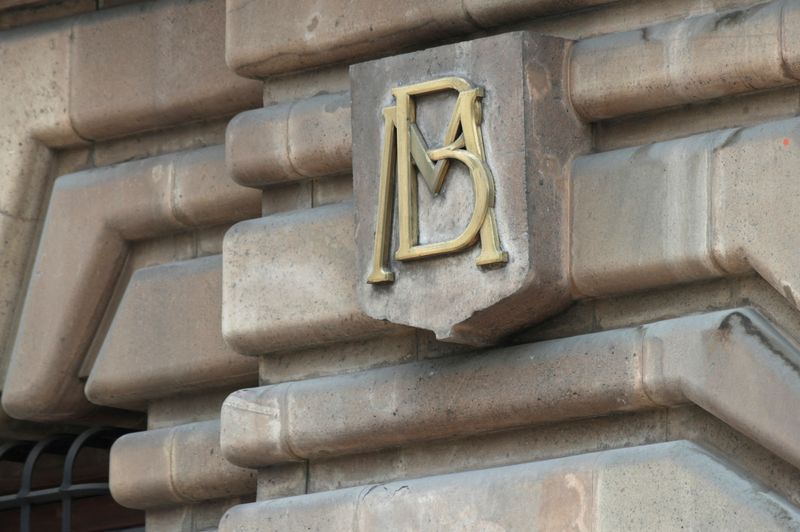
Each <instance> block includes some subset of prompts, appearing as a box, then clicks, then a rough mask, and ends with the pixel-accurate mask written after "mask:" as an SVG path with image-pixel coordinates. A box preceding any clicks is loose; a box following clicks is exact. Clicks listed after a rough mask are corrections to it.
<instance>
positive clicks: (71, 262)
mask: <svg viewBox="0 0 800 532" xmlns="http://www.w3.org/2000/svg"><path fill="white" fill-rule="evenodd" d="M260 203H261V202H260V195H259V193H258V192H257V191H255V190H251V189H248V188H244V187H240V186H238V185H236V184H235V183H232V182H231V181H230V180H228V179H227V178H226V175H225V170H224V161H223V149H222V147H221V146H218V147H217V146H215V147H210V148H203V149H200V150H193V151H187V152H182V153H176V154H170V155H164V156H160V157H154V158H152V159H145V160H141V161H134V162H129V163H123V164H119V165H116V166H112V167H109V168H102V169H96V170H87V171H84V172H78V173H76V174H71V175H67V176H63V177H61V178H59V179H57V180H56V183H55V186H54V190H53V195H52V198H51V201H50V205H49V207H48V210H47V217H46V219H45V223H44V228H43V232H42V237H41V240H40V244H39V250H38V253H37V255H36V260H35V263H34V267H33V276H32V278H31V282H30V285H29V286H28V292H27V295H26V299H25V304H24V306H23V310H22V317H21V320H20V325H19V330H18V334H17V340H16V343H15V346H14V350H13V352H12V355H11V362H10V365H9V369H8V374H7V377H6V385H5V388H4V390H3V397H2V401H3V403H2V404H3V407H4V408H5V409H6V411H7V412H8V413H9V414H10V415H12V416H14V417H17V418H20V419H29V420H35V421H51V420H65V419H74V418H78V417H80V416H82V415H84V414H86V413H87V412H88V411H90V410H91V409H92V408H93V407H92V405H91V404H90V403H89V402H88V401H87V399H86V397H85V396H84V391H83V383H82V382H81V381H80V379H79V377H78V371H79V368H80V366H81V361H82V360H83V357H84V354H85V351H86V348H87V346H88V345H89V342H90V340H91V339H92V336H93V335H94V331H95V329H96V328H97V325H98V322H99V320H100V318H101V313H102V311H103V309H104V308H105V305H106V303H107V301H108V299H109V297H110V294H111V290H112V288H113V284H114V282H115V281H116V279H117V276H118V274H119V272H120V270H121V268H122V264H123V261H124V259H125V257H126V255H127V242H128V241H129V240H140V239H146V238H153V237H157V236H164V235H168V234H173V233H179V232H183V231H186V230H187V229H190V228H192V227H197V226H201V225H216V224H222V223H226V222H228V223H230V222H234V221H237V220H241V219H244V218H248V217H254V216H258V214H259V213H260ZM42 324H46V326H42Z"/></svg>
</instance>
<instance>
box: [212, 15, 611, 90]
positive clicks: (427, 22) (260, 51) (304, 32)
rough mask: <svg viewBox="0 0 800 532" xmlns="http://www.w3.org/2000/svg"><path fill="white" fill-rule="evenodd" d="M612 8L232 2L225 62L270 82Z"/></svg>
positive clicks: (241, 73)
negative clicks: (525, 21)
mask: <svg viewBox="0 0 800 532" xmlns="http://www.w3.org/2000/svg"><path fill="white" fill-rule="evenodd" d="M613 1H614V0H571V1H570V2H568V3H566V4H565V3H564V2H559V1H554V0H534V1H525V2H523V1H520V0H495V1H492V2H486V1H468V2H458V1H455V0H446V1H440V2H435V3H430V2H422V1H419V0H414V1H412V2H404V3H400V4H398V3H396V2H387V1H385V0H382V1H379V2H375V1H374V0H357V1H352V0H336V1H332V2H326V3H324V4H319V3H315V2H299V3H291V4H284V3H281V2H274V1H272V0H229V2H228V16H227V28H226V32H227V44H226V49H225V53H226V57H227V60H228V65H229V66H230V67H231V68H232V69H233V70H234V71H235V72H237V73H238V74H240V75H242V76H250V77H267V76H269V75H272V74H277V73H284V72H289V71H295V70H304V69H308V68H311V67H318V66H321V65H324V64H330V63H337V62H341V61H351V60H352V59H354V58H363V57H366V56H376V55H383V54H385V53H387V52H392V51H395V50H398V49H402V48H403V47H409V46H412V45H413V46H418V45H419V44H421V43H430V42H437V41H438V42H441V41H443V40H446V39H448V38H452V37H453V36H456V35H464V34H467V33H471V32H475V31H478V30H480V29H483V28H484V27H487V26H496V25H498V24H501V23H509V22H516V21H518V20H520V19H521V18H525V17H533V16H539V15H547V14H553V13H559V12H565V11H571V10H575V9H579V8H582V7H587V6H593V5H598V4H603V3H610V2H613Z"/></svg>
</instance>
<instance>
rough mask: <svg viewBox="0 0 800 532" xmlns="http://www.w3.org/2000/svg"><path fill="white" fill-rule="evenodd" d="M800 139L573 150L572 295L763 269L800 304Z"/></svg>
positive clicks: (709, 136)
mask: <svg viewBox="0 0 800 532" xmlns="http://www.w3.org/2000/svg"><path fill="white" fill-rule="evenodd" d="M797 146H800V119H797V118H790V119H786V120H778V121H773V122H765V123H761V124H758V125H755V126H749V127H743V128H735V129H727V130H721V131H715V132H711V133H703V134H698V135H693V136H690V137H686V138H683V139H676V140H669V141H662V142H657V143H654V144H651V145H647V146H638V147H633V148H625V149H620V150H613V151H609V152H603V153H596V154H589V155H583V156H580V157H577V158H576V159H574V161H573V162H572V165H571V179H570V183H571V193H570V194H571V201H572V207H571V209H572V214H571V221H570V232H571V237H570V246H571V252H570V253H571V261H570V262H569V267H570V275H571V285H572V286H571V290H572V294H571V296H570V297H571V299H573V300H574V299H582V298H586V297H598V296H610V295H619V294H623V293H630V292H635V291H640V290H645V289H652V288H657V287H664V286H669V285H675V284H680V283H686V282H693V281H700V280H705V279H713V278H718V277H724V276H732V275H741V274H744V273H747V272H750V271H756V272H757V273H758V274H759V275H761V276H762V277H763V278H764V279H765V280H767V281H768V282H769V283H770V284H771V285H772V286H773V287H774V288H775V289H776V290H777V291H778V293H780V294H781V295H783V296H784V297H786V298H787V300H788V301H789V302H790V303H791V304H792V305H794V306H797V304H798V301H800V292H799V290H800V288H799V287H800V279H798V278H797V272H796V268H795V267H794V265H795V264H796V262H797V258H796V249H797V245H798V244H797V239H796V236H795V235H796V234H797V230H796V229H797V227H800V220H797V219H796V217H795V216H793V213H794V212H796V209H795V208H794V202H793V198H794V197H795V195H796V193H800V192H797V188H798V186H800V185H798V182H797V180H796V179H795V175H794V172H795V169H796V168H798V167H800V151H798V150H797ZM228 149H229V150H230V148H228ZM324 152H325V150H320V153H324ZM320 157H322V158H323V159H324V156H322V155H321V156H320ZM765 161H770V164H769V165H768V166H765ZM765 174H766V175H768V176H769V178H770V180H769V181H768V182H767V181H765V180H764V179H763V176H764V175H765ZM678 183H680V186H678V185H677V184H678ZM775 209H779V210H780V212H781V213H783V215H784V216H783V217H782V218H781V219H780V223H776V220H775V219H774V216H773V215H772V213H773V212H774V210H775ZM654 213H660V214H659V215H657V216H656V215H654ZM317 214H318V213H316V212H315V211H314V210H313V209H312V210H311V211H309V212H308V213H306V214H304V215H302V216H300V215H296V218H297V219H300V218H301V217H302V218H303V219H305V218H307V217H313V216H316V215H317ZM287 220H288V218H287ZM254 227H255V226H254ZM298 231H299V228H298ZM642 235H644V236H645V237H644V238H643V237H642ZM352 275H353V279H352V283H356V282H363V280H362V279H356V278H355V277H356V274H355V273H353V274H352ZM329 288H330V289H332V288H333V285H331V286H330V287H328V286H325V287H322V289H323V290H325V289H329ZM227 305H228V308H227V309H226V311H225V312H226V313H227V314H229V315H232V314H233V313H235V312H236V309H235V305H236V303H235V301H233V300H229V301H228V303H227ZM261 327H262V328H263V325H262V326H261ZM252 334H254V335H257V334H266V333H258V332H257V331H253V333H252ZM302 345H305V344H304V343H300V344H297V345H296V346H295V347H299V346H302ZM234 347H235V346H234ZM270 349H271V346H270V345H269V344H267V343H263V342H262V343H261V344H260V345H257V346H256V345H253V346H250V347H249V348H248V352H267V351H269V350H270Z"/></svg>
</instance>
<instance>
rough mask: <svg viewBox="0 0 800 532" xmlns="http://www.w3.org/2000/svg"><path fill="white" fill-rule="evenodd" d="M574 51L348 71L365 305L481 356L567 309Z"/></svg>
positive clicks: (552, 47) (450, 54) (412, 61)
mask: <svg viewBox="0 0 800 532" xmlns="http://www.w3.org/2000/svg"><path fill="white" fill-rule="evenodd" d="M568 53H569V42H568V41H564V40H561V39H557V38H552V37H544V36H539V35H533V34H530V33H511V34H505V35H500V36H496V37H489V38H485V39H477V40H473V41H468V42H462V43H458V44H452V45H447V46H442V47H439V48H433V49H430V50H424V51H420V52H414V53H410V54H405V55H400V56H394V57H389V58H385V59H380V60H377V61H371V62H367V63H362V64H359V65H355V66H353V67H351V70H350V76H351V84H352V99H353V104H352V128H353V180H354V189H355V202H356V247H357V263H358V276H359V282H358V296H359V303H360V305H361V306H362V308H363V309H364V311H365V312H366V313H367V314H368V315H370V316H372V317H374V318H377V319H383V320H388V321H390V322H393V323H399V324H405V325H411V326H414V327H420V328H424V329H429V330H432V331H434V332H435V333H436V336H437V337H438V338H439V339H442V340H448V341H454V342H460V343H467V344H474V345H483V344H489V343H493V342H496V341H497V340H498V339H500V338H501V337H502V336H504V335H506V334H508V333H511V332H513V331H515V330H517V329H519V328H521V327H524V326H525V325H529V324H532V323H535V322H537V321H539V320H541V319H543V318H545V317H547V316H549V315H552V314H553V313H555V312H557V311H559V310H561V309H562V308H563V307H564V306H565V305H566V304H567V303H568V302H569V301H570V299H571V298H570V294H569V279H568V263H569V257H568V254H569V249H568V234H569V203H568V196H569V194H568V185H569V182H568V180H569V171H568V163H569V160H570V159H571V157H572V156H574V155H575V154H576V153H579V152H581V151H585V150H587V148H588V145H589V137H588V133H587V130H586V127H585V126H584V125H583V124H581V123H580V122H579V121H578V120H577V118H575V115H574V113H573V112H572V111H571V109H570V106H569V103H568V98H567V95H566V94H565V93H564V92H563V91H564V90H565V89H564V83H563V80H564V68H565V67H564V65H565V61H566V58H567V54H568Z"/></svg>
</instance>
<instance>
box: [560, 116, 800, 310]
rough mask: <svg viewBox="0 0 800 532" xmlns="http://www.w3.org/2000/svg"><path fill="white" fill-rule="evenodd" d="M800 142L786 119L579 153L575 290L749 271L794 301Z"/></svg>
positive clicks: (619, 288) (604, 291)
mask: <svg viewBox="0 0 800 532" xmlns="http://www.w3.org/2000/svg"><path fill="white" fill-rule="evenodd" d="M798 144H800V120H798V119H796V118H792V119H788V120H781V121H776V122H768V123H764V124H760V125H757V126H752V127H748V128H739V129H729V130H724V131H718V132H714V133H709V134H705V135H698V136H693V137H688V138H686V139H679V140H674V141H668V142H663V143H657V144H653V145H649V146H641V147H637V148H628V149H624V150H617V151H611V152H606V153H601V154H595V155H587V156H584V157H579V158H578V159H576V160H575V163H574V164H573V169H572V175H573V180H572V182H573V185H572V201H573V207H572V211H573V218H572V277H573V284H574V287H575V290H576V292H577V294H578V295H579V296H599V295H608V294H619V293H622V292H626V291H634V290H643V289H646V288H652V287H655V286H660V285H665V284H672V283H679V282H687V281H694V280H699V279H707V278H713V277H719V276H722V275H736V274H741V273H745V272H747V271H750V270H755V271H756V272H758V273H759V274H760V275H761V276H762V277H764V279H765V280H767V281H768V282H769V283H770V284H771V285H772V286H773V287H774V288H775V289H776V290H777V291H778V292H780V293H781V294H783V295H784V296H785V297H786V298H787V299H788V300H789V301H790V302H792V303H793V304H794V305H795V306H797V302H798V301H800V278H798V276H797V271H796V268H795V265H796V264H797V261H798V258H799V257H798V251H797V250H798V249H800V247H798V246H800V239H798V237H797V234H798V233H797V231H796V230H795V229H794V228H796V227H800V219H798V218H797V216H796V215H795V212H796V209H794V208H793V205H794V203H795V202H796V201H797V198H798V197H800V184H798V181H797V179H795V173H796V168H798V165H800V151H798V150H797V146H798ZM776 212H778V213H780V216H779V217H778V218H776V217H775V213H776Z"/></svg>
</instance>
